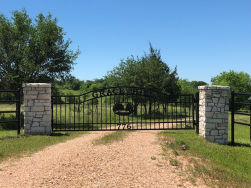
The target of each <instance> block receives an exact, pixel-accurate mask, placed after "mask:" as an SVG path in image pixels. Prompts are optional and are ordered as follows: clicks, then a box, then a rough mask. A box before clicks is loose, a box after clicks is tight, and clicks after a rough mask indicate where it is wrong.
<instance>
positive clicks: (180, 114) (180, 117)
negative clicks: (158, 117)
mask: <svg viewBox="0 0 251 188" xmlns="http://www.w3.org/2000/svg"><path fill="white" fill-rule="evenodd" d="M179 98H180V100H179V108H180V112H179V119H180V128H183V123H182V122H183V120H182V111H181V100H182V96H181V95H180V96H179Z"/></svg>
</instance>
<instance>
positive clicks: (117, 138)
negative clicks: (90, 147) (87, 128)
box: [93, 131, 132, 145]
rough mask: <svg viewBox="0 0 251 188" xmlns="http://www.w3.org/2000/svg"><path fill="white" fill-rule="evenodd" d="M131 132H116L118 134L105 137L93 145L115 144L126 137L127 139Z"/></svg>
mask: <svg viewBox="0 0 251 188" xmlns="http://www.w3.org/2000/svg"><path fill="white" fill-rule="evenodd" d="M129 132H132V131H116V132H113V133H110V134H107V135H104V136H102V137H101V138H99V139H97V140H94V141H93V144H94V145H107V144H111V143H113V142H117V141H121V140H123V139H124V138H125V137H127V135H128V134H129Z"/></svg>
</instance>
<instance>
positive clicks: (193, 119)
mask: <svg viewBox="0 0 251 188" xmlns="http://www.w3.org/2000/svg"><path fill="white" fill-rule="evenodd" d="M191 98H192V115H193V128H195V126H194V125H195V119H194V102H195V100H194V96H191Z"/></svg>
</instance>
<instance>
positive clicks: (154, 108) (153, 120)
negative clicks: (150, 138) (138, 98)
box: [153, 98, 156, 129]
mask: <svg viewBox="0 0 251 188" xmlns="http://www.w3.org/2000/svg"><path fill="white" fill-rule="evenodd" d="M155 126H156V125H155V98H154V100H153V127H154V129H156V127H155Z"/></svg>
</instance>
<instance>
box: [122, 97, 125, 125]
mask: <svg viewBox="0 0 251 188" xmlns="http://www.w3.org/2000/svg"><path fill="white" fill-rule="evenodd" d="M123 103H125V94H123ZM122 118H123V123H125V116H122Z"/></svg>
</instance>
